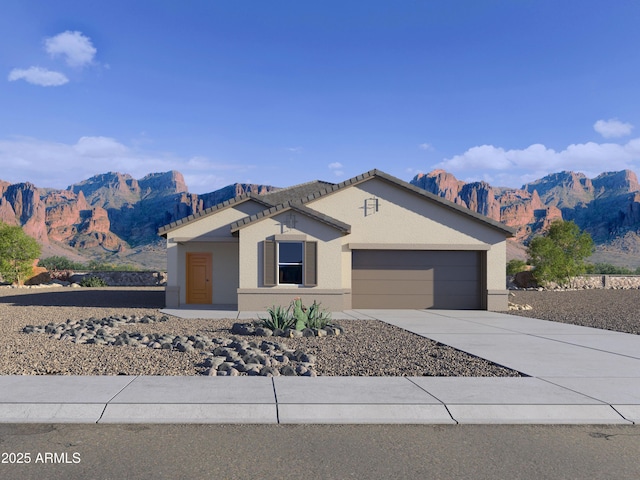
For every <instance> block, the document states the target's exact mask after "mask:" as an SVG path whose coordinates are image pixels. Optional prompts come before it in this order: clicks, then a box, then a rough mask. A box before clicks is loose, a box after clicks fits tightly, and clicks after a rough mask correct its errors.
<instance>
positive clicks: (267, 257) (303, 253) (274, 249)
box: [263, 240, 318, 287]
mask: <svg viewBox="0 0 640 480" xmlns="http://www.w3.org/2000/svg"><path fill="white" fill-rule="evenodd" d="M317 256H318V242H301V241H282V240H278V241H276V240H265V241H264V262H263V270H264V281H263V284H264V286H265V287H272V286H275V285H304V286H309V287H312V286H315V285H317V284H318V267H317V265H318V259H317Z"/></svg>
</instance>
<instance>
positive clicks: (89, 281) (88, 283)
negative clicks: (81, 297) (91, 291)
mask: <svg viewBox="0 0 640 480" xmlns="http://www.w3.org/2000/svg"><path fill="white" fill-rule="evenodd" d="M80 286H82V287H107V286H108V285H107V282H105V281H104V280H103V279H102V278H100V277H85V278H83V279H82V281H80Z"/></svg>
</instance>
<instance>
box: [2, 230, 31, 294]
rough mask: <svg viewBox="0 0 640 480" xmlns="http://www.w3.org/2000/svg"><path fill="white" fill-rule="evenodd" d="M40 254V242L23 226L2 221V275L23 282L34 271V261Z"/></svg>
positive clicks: (10, 280) (7, 279)
mask: <svg viewBox="0 0 640 480" xmlns="http://www.w3.org/2000/svg"><path fill="white" fill-rule="evenodd" d="M39 256H40V245H38V242H36V240H35V239H34V238H32V237H30V236H29V235H27V234H26V233H24V230H22V228H21V227H18V226H11V225H6V224H4V223H1V222H0V275H2V278H3V279H4V280H5V281H7V282H11V283H15V282H17V283H18V284H20V285H21V284H22V283H23V282H24V280H25V279H26V278H28V277H29V276H30V275H31V274H32V272H33V262H34V260H35V259H36V258H38V257H39Z"/></svg>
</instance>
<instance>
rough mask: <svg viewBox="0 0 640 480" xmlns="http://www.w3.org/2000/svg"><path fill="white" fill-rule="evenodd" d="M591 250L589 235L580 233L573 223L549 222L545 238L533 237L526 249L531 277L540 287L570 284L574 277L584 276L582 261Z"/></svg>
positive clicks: (591, 243) (591, 241)
mask: <svg viewBox="0 0 640 480" xmlns="http://www.w3.org/2000/svg"><path fill="white" fill-rule="evenodd" d="M592 251H593V239H592V238H591V235H589V234H588V233H587V232H581V231H580V228H579V227H578V225H576V224H575V223H574V222H564V221H562V220H556V221H554V222H552V223H551V226H550V227H549V231H548V232H547V233H546V235H544V236H540V237H535V238H534V239H533V240H531V242H530V243H529V247H528V248H527V254H528V255H529V262H530V263H531V265H533V266H534V270H533V275H534V277H535V278H536V280H537V281H538V282H539V283H541V284H545V283H548V282H557V283H569V284H570V283H571V279H572V278H573V277H575V276H576V275H580V274H581V273H584V271H585V270H586V264H585V262H584V259H585V258H587V257H588V256H589V255H591V253H592Z"/></svg>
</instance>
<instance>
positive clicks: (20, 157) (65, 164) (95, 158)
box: [0, 136, 255, 193]
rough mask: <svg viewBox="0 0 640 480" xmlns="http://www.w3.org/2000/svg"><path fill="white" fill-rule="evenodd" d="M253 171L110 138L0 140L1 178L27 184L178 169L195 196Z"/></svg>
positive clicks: (66, 183) (138, 175) (64, 182)
mask: <svg viewBox="0 0 640 480" xmlns="http://www.w3.org/2000/svg"><path fill="white" fill-rule="evenodd" d="M253 168H255V167H254V166H253V165H244V164H240V165H238V164H228V163H220V162H215V161H212V160H209V159H207V158H206V157H203V156H199V157H192V158H184V157H180V156H177V155H174V154H171V153H158V152H153V151H149V150H143V149H139V148H133V147H128V146H126V145H124V144H123V143H121V142H119V141H118V140H116V139H114V138H109V137H102V136H95V137H90V136H86V137H82V138H80V139H79V140H78V141H77V142H76V143H72V144H67V143H60V142H49V141H42V140H38V139H35V138H31V137H12V138H8V139H6V138H5V139H2V138H0V180H5V181H8V182H11V183H20V182H31V183H33V184H35V185H36V186H38V187H51V188H59V189H64V188H67V187H68V186H69V185H70V184H72V183H76V182H79V181H81V180H84V179H86V178H89V177H91V176H93V175H96V174H98V173H105V172H113V171H117V172H121V173H128V174H130V175H131V176H133V177H134V178H142V177H144V176H145V175H147V174H148V173H152V172H166V171H168V170H178V171H180V172H181V173H182V174H183V175H184V177H185V180H186V182H187V185H188V186H189V190H190V191H191V192H194V193H206V192H211V191H213V190H216V189H218V188H221V187H223V186H225V185H229V184H231V183H234V182H236V181H237V180H238V176H239V175H240V174H245V173H246V172H249V171H250V170H252V169H253Z"/></svg>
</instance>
